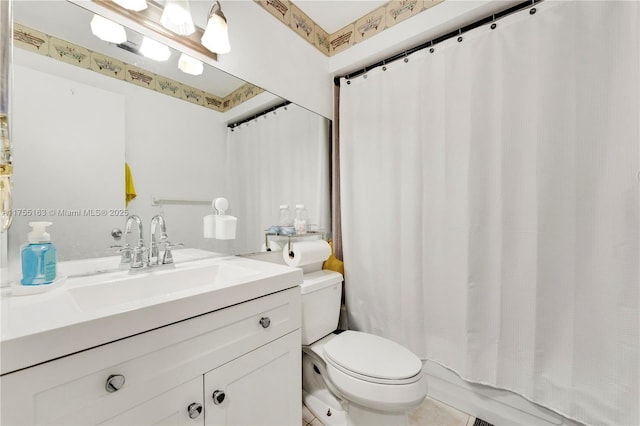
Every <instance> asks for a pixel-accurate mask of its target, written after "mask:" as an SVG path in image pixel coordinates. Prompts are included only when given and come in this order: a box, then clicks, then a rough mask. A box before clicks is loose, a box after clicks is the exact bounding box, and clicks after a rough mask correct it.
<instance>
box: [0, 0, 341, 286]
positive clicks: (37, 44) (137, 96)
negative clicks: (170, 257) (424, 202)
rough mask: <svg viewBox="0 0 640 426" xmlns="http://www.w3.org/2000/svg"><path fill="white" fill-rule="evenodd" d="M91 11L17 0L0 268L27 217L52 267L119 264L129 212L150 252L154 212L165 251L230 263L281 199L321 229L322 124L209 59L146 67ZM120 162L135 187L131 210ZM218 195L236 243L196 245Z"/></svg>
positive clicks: (132, 238) (132, 41) (325, 187)
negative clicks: (193, 69)
mask: <svg viewBox="0 0 640 426" xmlns="http://www.w3.org/2000/svg"><path fill="white" fill-rule="evenodd" d="M92 16H93V14H92V13H91V12H89V11H87V10H85V9H83V8H82V7H80V6H78V5H75V4H73V3H70V2H67V1H65V0H53V1H16V2H15V3H14V23H15V24H19V25H15V28H14V38H15V37H18V38H21V40H20V41H19V42H16V43H15V46H14V58H13V59H14V60H13V63H14V81H13V83H14V90H13V106H12V108H13V117H14V122H13V124H12V128H13V141H14V142H13V144H14V146H13V150H14V168H15V172H14V176H15V179H14V182H15V187H14V194H15V198H14V200H15V201H14V207H15V208H16V210H15V215H14V222H13V225H12V227H11V229H10V231H9V237H8V239H9V247H8V248H9V250H8V253H9V265H10V270H13V272H15V271H16V269H17V268H16V266H18V267H19V247H20V245H21V244H23V243H25V242H26V240H27V232H28V231H29V226H28V223H29V222H32V221H50V222H52V223H53V225H52V226H51V227H50V228H49V231H50V233H51V236H52V237H51V239H52V242H54V243H55V244H56V246H57V247H58V255H59V260H71V259H84V258H93V257H101V256H107V255H116V254H117V250H118V247H112V246H118V245H122V244H124V243H125V238H124V237H122V238H120V239H117V237H116V238H114V237H113V236H112V230H115V229H120V230H124V228H125V221H126V218H127V216H128V215H131V214H136V215H138V216H139V217H140V218H141V219H142V222H143V230H144V238H145V240H146V241H147V242H146V244H147V245H148V240H149V237H150V236H149V223H150V220H151V217H152V216H153V215H155V214H158V213H159V214H162V215H164V217H165V219H166V224H167V234H168V238H169V240H170V241H172V242H173V243H182V244H184V246H185V247H194V248H200V249H205V250H210V251H215V252H221V253H227V254H244V253H249V252H257V251H261V250H263V249H264V247H263V244H264V241H265V239H264V232H263V230H264V229H265V228H267V227H268V226H269V225H273V224H276V223H277V220H278V209H279V205H280V204H289V205H290V206H291V209H292V211H293V208H294V205H295V204H305V206H306V207H307V209H308V210H309V213H310V222H311V223H312V224H313V225H315V227H317V228H319V229H323V230H327V231H329V230H330V196H329V191H330V177H329V155H330V153H329V151H330V140H329V137H330V136H329V135H330V131H329V128H330V122H329V121H328V120H327V119H325V118H323V117H320V116H319V115H317V114H315V113H312V112H309V111H307V110H305V109H303V108H301V107H298V106H296V105H293V104H288V105H283V103H284V102H285V100H284V99H282V98H279V97H278V96H276V95H273V94H271V93H268V92H266V91H264V90H262V89H261V88H259V87H256V86H253V85H251V84H250V83H247V82H245V81H242V80H239V79H237V78H235V77H233V76H231V75H228V74H226V73H224V72H222V71H220V70H218V69H216V68H214V67H212V66H210V65H207V64H205V65H204V70H203V73H202V75H198V76H193V75H189V74H185V73H184V72H182V71H180V70H179V69H178V66H177V64H178V58H179V57H180V52H178V51H175V50H171V53H170V58H169V60H167V61H164V62H158V61H153V60H150V59H148V58H145V57H144V56H142V55H140V54H139V53H138V51H139V49H140V45H141V44H142V37H141V36H140V35H139V34H136V33H135V32H133V31H131V30H130V29H127V30H126V34H127V41H126V42H124V43H120V44H118V45H117V44H114V43H107V42H104V41H102V40H100V39H98V38H97V37H95V36H94V35H93V34H92V33H91V30H90V22H91V19H92ZM16 31H18V32H19V34H17V35H16ZM265 111H266V112H267V113H265V114H262V112H265ZM245 120H247V121H246V122H245V123H244V124H242V125H240V126H238V127H236V128H235V129H234V130H233V131H232V130H231V129H230V128H229V127H228V124H231V123H237V122H242V121H245ZM296 126H297V127H296ZM125 163H127V164H128V166H129V169H130V172H131V174H130V176H131V180H132V182H133V186H134V188H135V192H136V197H135V198H133V199H132V200H131V201H130V202H129V203H128V205H126V202H125V190H124V188H125ZM216 197H226V198H227V199H228V200H229V204H230V207H229V210H228V211H227V212H226V213H227V214H230V215H233V216H236V217H237V218H238V233H237V239H236V240H214V239H205V238H203V217H204V216H206V215H208V214H212V213H213V209H212V207H211V205H210V204H209V203H210V202H211V201H212V200H213V199H214V198H216ZM113 235H116V236H117V232H116V231H114V233H113ZM136 239H137V230H136V229H132V233H131V234H130V235H129V236H127V240H128V242H129V243H130V244H135V242H136ZM12 275H14V276H15V273H12Z"/></svg>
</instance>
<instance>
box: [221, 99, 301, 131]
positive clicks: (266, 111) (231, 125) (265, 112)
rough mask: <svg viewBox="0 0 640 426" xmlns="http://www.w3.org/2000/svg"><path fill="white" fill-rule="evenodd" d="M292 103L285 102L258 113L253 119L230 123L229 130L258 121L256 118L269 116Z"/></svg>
mask: <svg viewBox="0 0 640 426" xmlns="http://www.w3.org/2000/svg"><path fill="white" fill-rule="evenodd" d="M290 103H291V101H284V102H282V103H281V104H278V105H276V106H272V107H271V108H268V109H266V110H264V111H262V112H259V113H257V114H254V115H252V116H251V117H248V118H245V119H244V120H241V121H236V122H235V123H229V124H227V127H228V128H230V129H231V130H232V131H233V129H234V128H236V127H238V126H239V125H241V124H244V123H248V122H249V121H251V120H255V119H256V118H258V117H261V116H263V115H266V114H269V113H270V112H271V111H275V110H277V109H278V108H281V107H284V106H287V105H289V104H290Z"/></svg>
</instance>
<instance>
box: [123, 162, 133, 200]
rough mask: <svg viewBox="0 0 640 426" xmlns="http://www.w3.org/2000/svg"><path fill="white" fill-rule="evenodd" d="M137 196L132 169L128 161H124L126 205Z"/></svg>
mask: <svg viewBox="0 0 640 426" xmlns="http://www.w3.org/2000/svg"><path fill="white" fill-rule="evenodd" d="M134 198H136V188H135V187H134V186H133V177H132V176H131V169H130V168H129V165H128V164H127V163H124V199H125V203H124V205H125V207H129V201H131V200H133V199H134Z"/></svg>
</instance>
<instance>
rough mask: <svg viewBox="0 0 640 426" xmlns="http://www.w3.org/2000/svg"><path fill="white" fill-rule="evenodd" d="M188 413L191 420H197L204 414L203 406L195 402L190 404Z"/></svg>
mask: <svg viewBox="0 0 640 426" xmlns="http://www.w3.org/2000/svg"><path fill="white" fill-rule="evenodd" d="M187 411H188V412H189V418H190V419H197V418H198V416H200V414H201V413H202V404H198V403H197V402H193V403H191V404H189V406H188V407H187Z"/></svg>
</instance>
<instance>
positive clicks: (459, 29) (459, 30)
mask: <svg viewBox="0 0 640 426" xmlns="http://www.w3.org/2000/svg"><path fill="white" fill-rule="evenodd" d="M462 40H463V39H462V28H458V43H460V42H461V41H462Z"/></svg>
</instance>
